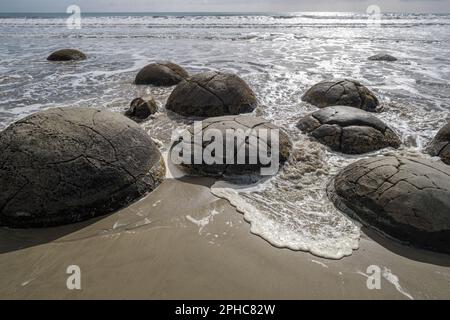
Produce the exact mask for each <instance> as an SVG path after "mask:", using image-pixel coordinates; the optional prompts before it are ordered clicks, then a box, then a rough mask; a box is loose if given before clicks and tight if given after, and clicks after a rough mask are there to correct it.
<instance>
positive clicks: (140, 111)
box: [125, 97, 158, 122]
mask: <svg viewBox="0 0 450 320" xmlns="http://www.w3.org/2000/svg"><path fill="white" fill-rule="evenodd" d="M156 111H158V106H157V105H156V101H155V99H154V98H153V97H150V98H147V99H145V100H144V99H142V98H136V99H134V100H133V101H131V104H130V108H129V109H128V110H127V111H126V112H125V115H126V116H127V117H129V118H131V119H133V120H135V121H138V122H139V121H142V120H145V119H147V118H148V117H150V116H151V115H152V114H155V113H156Z"/></svg>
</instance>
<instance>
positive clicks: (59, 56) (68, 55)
mask: <svg viewBox="0 0 450 320" xmlns="http://www.w3.org/2000/svg"><path fill="white" fill-rule="evenodd" d="M86 58H87V57H86V55H85V54H84V53H83V52H81V51H79V50H76V49H61V50H58V51H55V52H53V53H52V54H50V55H49V56H48V57H47V60H48V61H77V60H85V59H86Z"/></svg>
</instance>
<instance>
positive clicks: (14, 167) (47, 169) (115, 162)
mask: <svg viewBox="0 0 450 320" xmlns="http://www.w3.org/2000/svg"><path fill="white" fill-rule="evenodd" d="M0 150H2V152H1V153H0V163H1V166H0V185H1V186H2V192H1V193H0V225H4V226H10V227H45V226H53V225H60V224H66V223H72V222H76V221H80V220H84V219H87V218H90V217H94V216H97V215H101V214H106V213H110V212H112V211H114V210H117V209H119V208H122V207H123V206H125V205H126V204H128V203H129V202H131V201H133V200H135V199H136V198H138V197H140V196H142V195H144V194H145V193H147V192H149V191H152V190H153V189H155V188H156V187H157V186H158V185H159V183H160V182H161V181H162V179H163V178H164V176H165V166H164V162H163V161H162V158H161V155H160V153H159V150H158V148H157V147H156V146H155V144H154V143H153V141H152V139H151V138H150V137H149V136H148V135H147V133H146V132H145V131H143V130H142V129H141V128H140V127H139V126H138V125H137V124H136V123H135V122H133V121H131V120H129V119H127V118H126V117H124V116H123V115H121V114H118V113H112V112H108V111H100V110H95V109H91V108H72V107H68V108H56V109H50V110H47V111H42V112H38V113H35V114H33V115H31V116H28V117H26V118H24V119H22V120H20V121H18V122H16V123H14V124H12V125H10V126H9V127H8V128H6V129H5V130H4V131H2V132H1V133H0Z"/></svg>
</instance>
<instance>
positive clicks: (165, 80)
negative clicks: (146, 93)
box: [134, 61, 189, 87]
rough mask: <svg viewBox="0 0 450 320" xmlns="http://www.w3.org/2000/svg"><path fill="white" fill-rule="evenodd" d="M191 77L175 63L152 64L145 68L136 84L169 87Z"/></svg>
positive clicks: (139, 74) (138, 75) (135, 81)
mask: <svg viewBox="0 0 450 320" xmlns="http://www.w3.org/2000/svg"><path fill="white" fill-rule="evenodd" d="M187 77H189V74H188V72H187V71H186V70H185V69H184V68H182V67H181V66H179V65H177V64H175V63H173V62H168V61H164V62H157V63H151V64H149V65H147V66H145V67H143V68H142V69H141V70H140V71H139V72H138V74H137V75H136V78H135V80H134V83H135V84H152V85H154V86H162V87H169V86H174V85H176V84H178V83H180V82H181V81H182V80H184V79H186V78H187Z"/></svg>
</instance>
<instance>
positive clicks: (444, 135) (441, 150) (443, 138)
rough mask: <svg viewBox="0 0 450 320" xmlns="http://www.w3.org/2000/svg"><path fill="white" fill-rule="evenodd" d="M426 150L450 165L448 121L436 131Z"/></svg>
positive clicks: (449, 129)
mask: <svg viewBox="0 0 450 320" xmlns="http://www.w3.org/2000/svg"><path fill="white" fill-rule="evenodd" d="M426 151H427V152H428V153H429V154H430V155H432V156H433V157H440V158H441V160H442V161H443V162H444V163H446V164H448V165H450V123H447V124H446V125H445V126H443V127H442V128H441V130H439V131H438V133H437V134H436V137H434V139H433V141H431V143H430V145H429V146H428V147H427V149H426Z"/></svg>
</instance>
